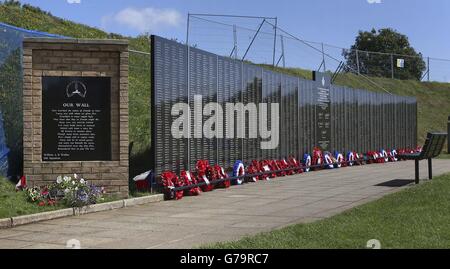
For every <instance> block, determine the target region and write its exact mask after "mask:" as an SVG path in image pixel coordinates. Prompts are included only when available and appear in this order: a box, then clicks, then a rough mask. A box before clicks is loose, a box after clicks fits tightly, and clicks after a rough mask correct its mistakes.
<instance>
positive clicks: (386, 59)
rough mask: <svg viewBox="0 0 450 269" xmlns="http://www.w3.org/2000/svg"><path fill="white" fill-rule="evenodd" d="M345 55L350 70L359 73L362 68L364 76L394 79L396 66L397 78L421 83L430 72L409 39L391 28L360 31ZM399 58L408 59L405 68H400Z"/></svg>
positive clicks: (344, 52) (361, 71)
mask: <svg viewBox="0 0 450 269" xmlns="http://www.w3.org/2000/svg"><path fill="white" fill-rule="evenodd" d="M370 52H381V53H383V54H380V53H370ZM342 55H343V56H344V57H345V59H346V61H347V66H348V67H347V71H356V70H358V66H359V72H360V73H361V74H366V75H371V76H380V77H391V76H392V63H393V65H394V77H395V78H397V79H417V80H420V79H421V78H422V74H423V72H424V71H425V69H426V65H425V62H424V61H423V58H422V54H421V53H417V52H416V50H415V49H414V48H413V47H411V45H410V43H409V40H408V37H407V36H406V35H403V34H400V33H399V32H397V31H396V30H394V29H391V28H385V29H380V30H378V31H376V30H375V29H372V31H370V32H368V31H359V34H358V36H357V37H356V40H355V44H354V45H352V47H351V48H350V50H344V51H343V53H342ZM391 55H392V57H391ZM400 55H407V56H400ZM398 59H403V60H404V67H403V68H400V67H397V60H398ZM358 62H359V64H358ZM352 69H353V70H352Z"/></svg>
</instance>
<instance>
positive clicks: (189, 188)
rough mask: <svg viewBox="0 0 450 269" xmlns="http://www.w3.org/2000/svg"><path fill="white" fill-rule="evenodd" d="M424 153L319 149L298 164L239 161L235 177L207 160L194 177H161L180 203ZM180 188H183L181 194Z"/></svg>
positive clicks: (200, 163) (292, 159)
mask: <svg viewBox="0 0 450 269" xmlns="http://www.w3.org/2000/svg"><path fill="white" fill-rule="evenodd" d="M420 150H421V149H420V148H416V149H392V150H390V151H387V150H384V149H381V150H380V151H369V152H366V153H358V152H355V151H347V154H345V155H344V154H343V153H341V152H339V151H334V152H333V153H331V152H329V151H322V150H321V149H320V148H318V147H316V148H314V150H313V152H312V154H311V155H310V154H308V153H305V154H304V156H303V160H301V161H297V159H295V157H294V156H290V157H289V158H287V159H280V160H272V159H269V160H259V161H258V160H253V161H251V162H250V163H248V164H247V165H246V164H244V162H242V161H240V160H237V161H236V162H235V163H234V165H233V167H232V170H233V173H232V174H231V175H228V174H227V173H226V172H225V170H224V169H223V168H222V167H221V166H219V165H217V164H216V165H214V166H211V165H210V164H209V162H208V161H207V160H199V161H197V164H196V170H195V172H194V173H190V172H188V171H182V172H181V174H180V178H178V176H177V175H176V174H175V173H173V172H167V171H166V172H163V173H162V174H161V179H162V185H163V186H164V188H165V193H166V194H167V196H166V197H168V199H177V200H178V199H181V197H183V194H184V195H191V196H194V195H199V194H200V193H201V192H202V191H203V192H207V191H212V190H213V189H214V188H228V187H230V183H233V185H241V184H244V183H251V182H257V181H259V180H270V179H272V178H277V177H283V176H288V175H294V174H300V173H303V172H309V171H316V170H321V169H324V168H328V169H338V168H342V167H347V166H355V165H365V164H372V163H386V162H397V161H399V159H398V157H397V155H398V154H397V153H406V152H408V153H409V152H410V153H413V152H420ZM230 176H232V177H230ZM236 177H238V178H236ZM227 179H228V180H227ZM230 181H231V182H230ZM183 186H184V187H183ZM178 187H183V188H181V190H180V189H178Z"/></svg>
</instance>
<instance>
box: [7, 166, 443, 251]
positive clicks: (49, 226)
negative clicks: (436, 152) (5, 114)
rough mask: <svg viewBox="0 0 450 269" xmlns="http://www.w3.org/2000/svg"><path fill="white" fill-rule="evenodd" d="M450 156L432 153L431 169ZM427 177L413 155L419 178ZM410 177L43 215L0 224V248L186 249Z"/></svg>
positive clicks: (292, 181) (315, 216)
mask: <svg viewBox="0 0 450 269" xmlns="http://www.w3.org/2000/svg"><path fill="white" fill-rule="evenodd" d="M448 172H450V160H434V174H435V175H436V176H437V175H439V174H443V173H448ZM426 177H427V169H426V162H425V161H423V162H421V178H426ZM412 178H414V163H413V162H398V163H388V164H373V165H365V166H357V167H349V168H343V169H336V170H324V171H319V172H312V173H305V174H301V175H294V176H289V177H284V178H276V179H274V180H271V181H260V182H257V183H252V184H246V185H243V186H236V187H231V188H229V189H219V190H214V191H213V192H209V193H203V194H202V195H201V196H198V197H185V198H183V199H182V200H180V201H165V202H161V203H156V204H148V205H142V206H136V207H131V208H123V209H118V210H113V211H107V212H100V213H94V214H88V215H83V216H78V217H67V218H63V219H57V220H50V221H45V222H40V223H35V224H30V225H24V226H19V227H16V228H12V229H6V230H0V248H64V247H65V246H66V242H67V241H68V240H70V239H77V240H79V241H80V243H81V248H192V247H198V246H200V245H203V244H208V243H212V242H218V241H229V240H236V239H239V238H241V237H243V236H245V235H252V234H256V233H259V232H263V231H268V230H272V229H277V228H281V227H284V226H287V225H290V224H294V223H301V222H311V221H315V220H319V219H322V218H327V217H330V216H332V215H335V214H338V213H340V212H342V211H345V210H347V209H350V208H352V207H355V206H358V205H361V204H363V203H367V202H369V201H372V200H376V199H378V198H380V197H382V196H384V195H386V194H389V193H392V192H396V191H398V190H400V189H402V188H405V187H387V186H376V185H377V184H380V183H383V182H387V181H390V180H395V179H412Z"/></svg>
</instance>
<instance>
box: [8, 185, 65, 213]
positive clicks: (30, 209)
mask: <svg viewBox="0 0 450 269" xmlns="http://www.w3.org/2000/svg"><path fill="white" fill-rule="evenodd" d="M62 208H64V206H62V205H56V206H38V205H37V204H36V203H29V202H28V201H27V196H26V194H25V192H22V191H21V192H16V190H15V186H14V184H12V183H11V182H9V181H8V180H6V179H4V178H0V219H2V218H10V217H15V216H21V215H27V214H34V213H40V212H45V211H52V210H56V209H62Z"/></svg>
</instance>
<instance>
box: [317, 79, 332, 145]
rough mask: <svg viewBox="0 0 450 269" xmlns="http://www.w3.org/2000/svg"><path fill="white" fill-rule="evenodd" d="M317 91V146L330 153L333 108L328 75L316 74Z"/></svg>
mask: <svg viewBox="0 0 450 269" xmlns="http://www.w3.org/2000/svg"><path fill="white" fill-rule="evenodd" d="M313 76H314V78H313V79H314V81H316V83H317V89H316V98H315V101H316V135H317V139H316V141H317V146H319V147H320V148H321V149H322V150H326V151H329V150H331V149H330V142H331V108H330V103H331V100H330V86H331V82H330V77H329V76H328V75H326V74H323V73H319V72H314V73H313Z"/></svg>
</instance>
